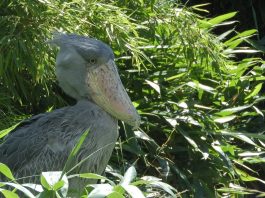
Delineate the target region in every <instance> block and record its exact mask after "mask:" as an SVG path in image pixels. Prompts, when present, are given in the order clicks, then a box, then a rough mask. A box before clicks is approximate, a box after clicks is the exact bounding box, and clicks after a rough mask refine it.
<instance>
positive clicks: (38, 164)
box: [0, 100, 118, 182]
mask: <svg viewBox="0 0 265 198" xmlns="http://www.w3.org/2000/svg"><path fill="white" fill-rule="evenodd" d="M88 128H90V132H89V134H88V137H87V138H86V141H85V142H84V144H83V147H82V149H81V151H80V154H79V155H78V157H77V158H79V159H76V163H77V162H78V161H80V159H83V158H84V157H86V156H88V155H90V154H92V153H93V152H95V151H97V152H95V153H94V154H92V156H91V159H89V160H87V161H86V162H85V163H84V164H83V165H82V166H81V168H80V170H81V171H83V172H94V173H97V174H101V173H102V172H103V171H104V169H105V167H106V165H107V162H108V160H109V158H110V156H111V152H112V150H113V148H114V144H115V142H116V140H117V137H118V129H117V121H116V120H115V119H114V118H112V117H111V116H110V115H109V114H107V113H106V112H105V111H103V110H102V109H101V108H100V107H98V106H97V105H95V104H94V103H91V102H89V101H85V100H82V101H79V102H78V103H77V104H76V105H75V106H71V107H65V108H61V109H58V110H55V111H53V112H51V113H45V114H40V115H38V116H34V117H32V118H31V119H29V120H26V121H25V122H23V123H22V124H21V125H20V126H18V127H17V128H16V129H14V130H13V131H12V132H11V134H10V135H8V137H7V138H6V140H5V141H4V143H3V144H1V145H0V162H2V163H5V164H7V165H8V166H9V167H10V168H11V170H12V171H13V172H14V173H15V175H16V177H23V176H26V175H28V176H30V175H38V174H40V173H41V172H43V171H58V170H62V169H63V166H64V164H65V162H66V159H67V157H68V155H69V153H70V151H71V149H72V148H73V146H74V145H75V143H76V142H77V140H78V139H79V137H80V136H81V135H82V134H83V133H84V132H85V131H86V130H87V129H88ZM106 145H110V146H107V147H105V146H106ZM101 148H103V149H102V150H101ZM99 165H100V166H99ZM32 180H35V179H31V180H30V181H31V182H32Z"/></svg>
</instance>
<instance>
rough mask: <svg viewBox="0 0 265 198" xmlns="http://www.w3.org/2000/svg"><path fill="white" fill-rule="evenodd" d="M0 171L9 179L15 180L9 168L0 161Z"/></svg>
mask: <svg viewBox="0 0 265 198" xmlns="http://www.w3.org/2000/svg"><path fill="white" fill-rule="evenodd" d="M0 173H2V174H3V175H5V176H6V177H7V178H9V179H11V180H15V178H14V176H13V174H12V172H11V170H10V169H9V168H8V166H7V165H5V164H3V163H1V162H0Z"/></svg>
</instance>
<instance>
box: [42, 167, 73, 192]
mask: <svg viewBox="0 0 265 198" xmlns="http://www.w3.org/2000/svg"><path fill="white" fill-rule="evenodd" d="M41 184H42V186H43V187H44V188H46V189H47V190H53V191H58V190H59V191H60V192H61V193H62V195H67V191H68V186H69V184H68V179H67V177H66V175H63V176H62V171H50V172H42V173H41Z"/></svg>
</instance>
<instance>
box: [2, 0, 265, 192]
mask: <svg viewBox="0 0 265 198" xmlns="http://www.w3.org/2000/svg"><path fill="white" fill-rule="evenodd" d="M0 6H1V10H2V9H3V10H4V12H2V13H3V14H2V17H1V19H0V25H1V28H2V27H3V28H2V29H3V31H1V33H0V34H1V38H2V40H1V42H0V50H1V52H3V53H2V54H1V55H0V60H1V61H0V76H1V78H0V83H1V85H3V86H2V87H1V88H0V89H1V94H0V97H1V98H0V108H1V109H3V112H4V114H1V113H0V119H1V121H3V120H4V119H6V117H5V115H7V114H8V115H10V117H8V122H3V124H2V129H4V128H8V127H9V126H10V125H12V124H14V123H15V121H16V120H18V118H19V117H16V116H14V115H16V114H27V115H28V114H31V113H39V112H42V111H46V110H48V109H50V110H52V109H53V108H58V107H60V106H63V105H65V104H66V103H67V102H68V103H70V104H71V103H72V101H71V100H70V99H69V98H68V97H67V96H65V95H63V94H62V93H61V91H60V89H58V87H57V85H56V83H55V82H54V80H55V79H54V74H53V67H52V65H54V53H53V52H52V51H51V49H49V48H48V46H47V45H45V41H46V39H47V38H49V37H50V34H51V32H52V31H53V30H54V29H60V28H61V29H63V30H64V31H67V32H75V33H78V34H84V35H89V36H92V37H93V36H94V37H97V38H98V39H101V40H103V41H105V42H107V43H108V44H110V45H111V47H112V48H113V50H114V53H115V56H116V62H117V65H118V66H119V71H120V75H121V78H122V81H123V83H124V85H125V87H127V88H128V93H129V95H130V97H131V98H132V99H133V101H134V104H135V106H136V107H137V109H138V111H139V113H140V114H141V117H142V124H141V128H140V129H138V130H137V131H133V130H132V129H130V128H129V127H127V126H124V125H122V123H121V125H120V126H121V130H120V132H121V138H120V140H119V142H117V145H116V149H115V152H114V155H113V157H112V160H111V165H112V167H113V169H114V170H116V171H117V172H121V173H124V172H125V170H126V169H127V168H128V167H129V166H130V164H135V167H136V169H137V170H138V174H139V175H142V176H144V175H152V176H155V177H159V178H162V179H163V180H164V181H166V182H167V183H169V184H171V185H172V186H174V187H175V188H176V189H177V190H178V192H180V194H177V195H181V196H182V197H189V196H195V197H218V196H220V197H221V196H224V195H228V194H229V195H231V196H234V197H240V196H241V195H243V194H255V195H260V196H263V195H264V192H262V189H263V188H264V181H263V180H262V176H263V177H264V174H265V170H264V167H263V164H264V159H263V156H264V148H265V143H264V139H265V136H264V134H263V133H264V128H265V126H264V111H263V110H262V107H263V105H264V94H263V82H264V80H265V77H264V61H263V60H262V59H261V58H258V57H256V53H260V51H259V50H257V49H255V48H253V47H251V46H249V43H251V40H250V38H251V37H252V36H253V35H255V33H256V30H246V31H243V32H235V31H234V29H233V27H232V28H231V29H230V30H228V31H226V32H224V33H222V34H221V35H219V36H215V35H213V34H211V32H212V31H213V30H214V29H215V28H218V27H219V26H224V25H233V24H234V21H230V19H231V18H232V17H233V16H235V14H236V13H235V12H233V13H227V14H225V15H221V16H218V17H216V18H212V19H206V18H203V17H201V16H199V15H198V14H195V13H194V12H193V11H194V10H193V9H196V10H198V9H199V10H203V7H202V6H195V7H193V9H192V8H187V7H185V6H183V5H181V4H177V3H176V2H175V1H166V0H161V1H155V0H154V1H143V0H136V1H127V0H119V1H112V0H110V1H108V2H107V3H106V1H100V0H97V1H82V0H79V1H69V2H60V1H38V2H37V3H36V4H31V3H30V1H26V0H24V1H19V2H11V3H10V2H9V3H7V1H4V2H2V3H1V4H0ZM40 13H41V14H40ZM29 22H30V23H29ZM228 27H231V26H228ZM11 30H12V31H11ZM228 37H229V38H228ZM23 46H25V47H23ZM252 46H254V47H255V45H252ZM4 49H8V50H4ZM31 52H32V53H31ZM242 55H244V57H245V58H243V59H242V58H240V57H241V56H242ZM17 59H18V61H16V60H17ZM4 74H5V75H4ZM32 85H33V86H32ZM39 90H41V92H39ZM6 98H11V99H12V101H11V100H7V99H6ZM28 101H30V102H28ZM11 106H12V107H14V108H11ZM14 109H15V110H14ZM20 112H21V113H20ZM6 133H7V131H5V132H2V133H0V134H6ZM112 186H113V185H112ZM99 188H100V187H99Z"/></svg>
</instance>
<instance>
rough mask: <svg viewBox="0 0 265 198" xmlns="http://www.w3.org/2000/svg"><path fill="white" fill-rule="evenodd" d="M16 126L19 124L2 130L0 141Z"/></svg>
mask: <svg viewBox="0 0 265 198" xmlns="http://www.w3.org/2000/svg"><path fill="white" fill-rule="evenodd" d="M18 125H19V123H18V124H15V125H14V126H11V127H9V128H7V129H4V130H2V131H0V139H1V138H3V137H5V136H6V135H7V134H8V133H9V132H11V131H12V130H13V129H14V128H16V127H17V126H18Z"/></svg>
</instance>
